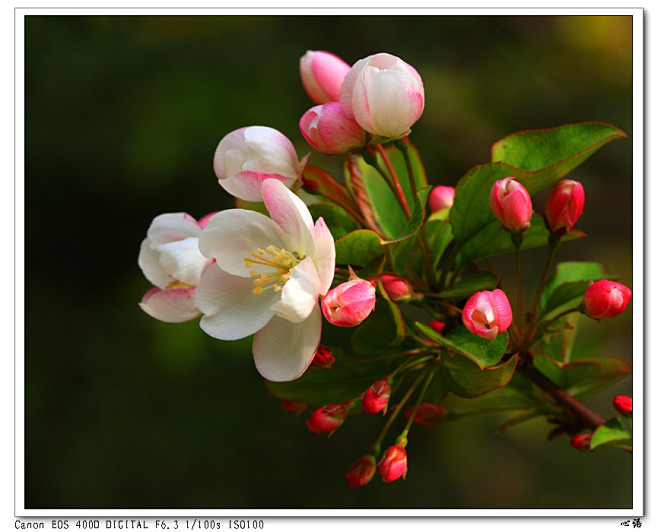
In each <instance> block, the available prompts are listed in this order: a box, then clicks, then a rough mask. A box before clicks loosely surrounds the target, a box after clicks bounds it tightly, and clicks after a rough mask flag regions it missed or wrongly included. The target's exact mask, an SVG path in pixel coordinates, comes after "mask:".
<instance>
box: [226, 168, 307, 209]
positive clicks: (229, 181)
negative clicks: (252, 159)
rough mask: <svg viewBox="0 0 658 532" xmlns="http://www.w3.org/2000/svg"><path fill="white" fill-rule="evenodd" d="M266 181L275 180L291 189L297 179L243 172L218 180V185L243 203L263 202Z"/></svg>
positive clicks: (248, 171)
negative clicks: (263, 189) (243, 201)
mask: <svg viewBox="0 0 658 532" xmlns="http://www.w3.org/2000/svg"><path fill="white" fill-rule="evenodd" d="M266 179H276V180H278V181H281V182H282V183H283V185H284V186H285V187H287V188H293V187H294V186H295V185H296V183H297V181H298V180H299V178H298V177H297V176H294V177H286V176H282V175H279V174H267V173H261V172H253V171H251V170H243V171H241V172H238V173H237V174H234V175H231V176H229V177H227V178H225V179H220V180H219V184H220V185H221V186H222V187H223V188H224V190H226V192H228V193H229V194H231V195H232V196H235V197H236V198H240V199H242V200H245V201H263V194H262V188H263V181H265V180H266Z"/></svg>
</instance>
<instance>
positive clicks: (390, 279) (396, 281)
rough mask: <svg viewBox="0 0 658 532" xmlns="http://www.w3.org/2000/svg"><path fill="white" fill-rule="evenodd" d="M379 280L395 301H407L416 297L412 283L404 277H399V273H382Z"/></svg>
mask: <svg viewBox="0 0 658 532" xmlns="http://www.w3.org/2000/svg"><path fill="white" fill-rule="evenodd" d="M379 280H380V281H381V282H382V285H383V286H384V290H386V294H388V297H390V298H391V299H392V300H393V301H398V302H400V303H406V302H408V301H409V300H410V299H411V298H412V297H414V289H413V288H412V287H411V283H410V282H409V281H407V280H406V279H405V278H404V277H398V276H397V275H381V276H380V277H379Z"/></svg>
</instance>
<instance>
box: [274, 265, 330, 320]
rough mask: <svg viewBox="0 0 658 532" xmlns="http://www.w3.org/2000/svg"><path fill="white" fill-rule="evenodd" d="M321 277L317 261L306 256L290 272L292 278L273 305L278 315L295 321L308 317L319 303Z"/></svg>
mask: <svg viewBox="0 0 658 532" xmlns="http://www.w3.org/2000/svg"><path fill="white" fill-rule="evenodd" d="M319 295H320V278H319V277H318V271H317V270H316V268H315V263H314V262H313V259H311V258H310V257H307V258H305V259H304V260H303V261H302V262H300V263H299V264H298V265H297V266H295V267H294V268H293V269H292V271H291V272H290V279H289V280H288V282H286V284H285V286H284V287H283V290H281V299H279V301H277V302H276V303H275V304H274V305H272V307H271V308H272V310H273V311H274V312H276V315H277V316H279V317H281V318H285V319H286V320H288V321H291V322H293V323H299V322H300V321H304V320H305V319H306V318H308V316H309V314H310V313H311V312H312V311H313V309H314V308H315V307H316V306H317V305H318V296H319Z"/></svg>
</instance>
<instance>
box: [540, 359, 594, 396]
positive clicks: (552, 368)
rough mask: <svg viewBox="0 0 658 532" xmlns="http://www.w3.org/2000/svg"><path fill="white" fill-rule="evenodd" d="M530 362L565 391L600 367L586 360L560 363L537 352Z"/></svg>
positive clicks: (587, 377)
mask: <svg viewBox="0 0 658 532" xmlns="http://www.w3.org/2000/svg"><path fill="white" fill-rule="evenodd" d="M532 362H533V365H534V366H535V367H536V368H537V369H538V370H539V371H540V372H541V373H542V374H543V375H544V376H546V377H547V378H548V379H550V380H551V381H552V382H553V383H554V384H556V385H557V386H559V387H560V388H563V389H565V390H567V391H569V390H570V388H571V387H572V386H575V385H578V384H579V383H581V382H582V381H584V380H587V379H589V378H590V377H591V376H592V375H594V374H596V372H597V371H598V370H599V367H600V366H599V365H598V364H597V363H595V362H590V361H587V360H575V361H573V362H568V363H567V364H561V363H560V362H558V361H557V360H553V359H552V358H549V357H545V356H543V355H537V354H535V355H534V356H533V357H532Z"/></svg>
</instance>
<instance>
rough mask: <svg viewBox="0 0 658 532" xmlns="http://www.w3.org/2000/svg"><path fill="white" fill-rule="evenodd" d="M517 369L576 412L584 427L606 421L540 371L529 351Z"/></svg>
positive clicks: (592, 426)
mask: <svg viewBox="0 0 658 532" xmlns="http://www.w3.org/2000/svg"><path fill="white" fill-rule="evenodd" d="M517 369H518V371H519V372H520V373H521V374H522V375H523V376H524V377H526V378H527V379H528V380H530V381H531V382H533V383H534V384H536V385H537V386H539V387H540V388H541V389H542V390H544V391H545V392H547V393H548V394H549V395H551V397H553V398H554V399H555V400H556V401H557V402H558V403H559V404H561V405H562V406H564V407H565V408H566V409H567V410H569V411H570V412H571V413H572V414H574V415H575V416H576V417H577V418H578V419H579V421H580V422H581V423H582V424H583V427H585V428H590V429H596V428H598V427H599V426H601V425H603V424H604V423H605V419H603V418H602V417H601V416H599V415H598V414H597V413H596V412H594V411H592V410H590V409H589V408H588V407H587V406H585V405H584V404H583V403H581V402H580V401H578V400H577V399H576V398H575V397H573V396H572V395H570V394H569V393H568V392H567V391H566V390H564V389H562V388H560V387H559V386H557V385H556V384H554V383H553V381H551V380H549V379H548V378H547V377H545V376H544V375H543V374H542V373H540V372H539V371H538V370H537V368H535V367H534V366H533V365H532V359H531V356H530V355H529V354H528V353H526V354H525V356H524V357H523V361H522V363H520V364H519V365H518V366H517Z"/></svg>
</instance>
